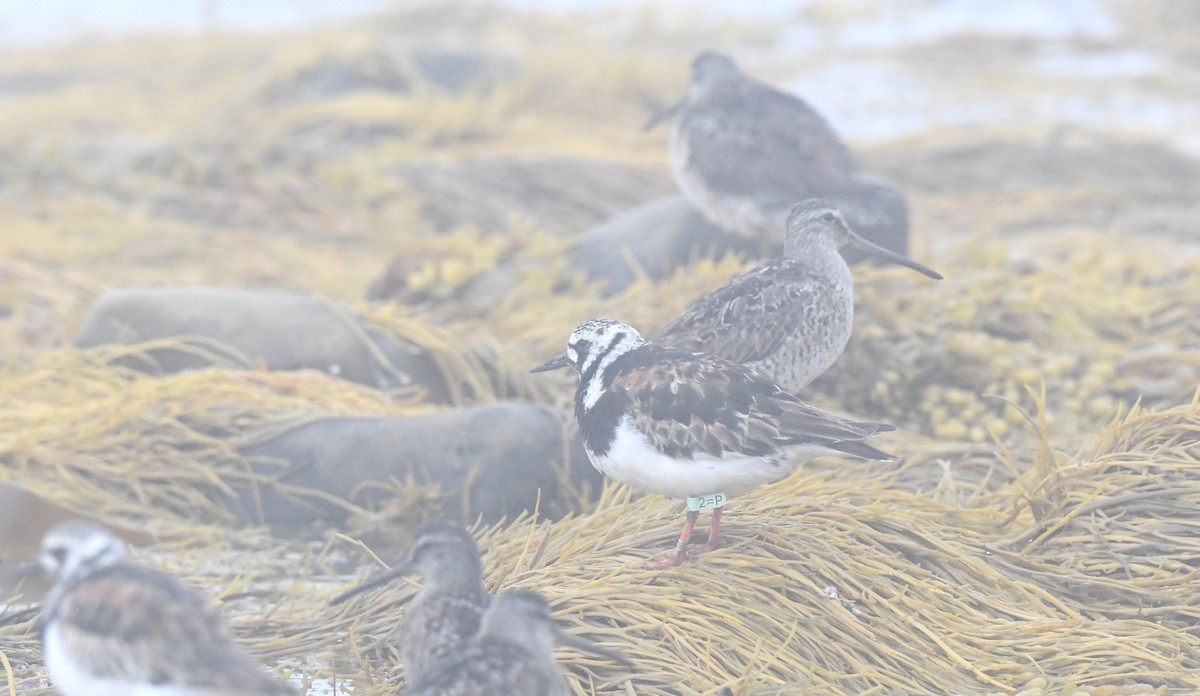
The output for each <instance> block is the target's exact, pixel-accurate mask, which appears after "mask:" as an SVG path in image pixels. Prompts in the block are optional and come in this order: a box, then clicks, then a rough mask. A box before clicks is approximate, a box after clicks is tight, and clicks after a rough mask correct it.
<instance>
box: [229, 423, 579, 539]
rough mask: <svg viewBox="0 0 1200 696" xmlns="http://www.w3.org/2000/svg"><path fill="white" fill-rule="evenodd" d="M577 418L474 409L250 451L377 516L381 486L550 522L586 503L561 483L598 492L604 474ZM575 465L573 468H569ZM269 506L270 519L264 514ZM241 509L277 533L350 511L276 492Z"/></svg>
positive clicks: (305, 432) (289, 439) (270, 443)
mask: <svg viewBox="0 0 1200 696" xmlns="http://www.w3.org/2000/svg"><path fill="white" fill-rule="evenodd" d="M568 420H569V415H568V414H567V413H566V412H564V411H560V410H556V409H551V408H547V407H544V406H538V405H535V404H528V403H503V404H492V405H487V406H473V407H469V408H462V409H456V410H452V411H446V412H444V413H437V414H433V415H428V416H418V417H412V418H365V417H364V418H359V417H351V418H324V419H321V420H318V421H315V422H310V423H307V424H304V425H301V426H300V427H298V428H296V429H295V430H292V431H289V432H286V433H284V434H282V435H278V436H276V437H274V438H272V439H270V440H267V441H266V442H262V443H259V444H255V445H252V446H249V447H246V448H244V449H243V454H244V455H246V456H248V457H250V458H251V459H250V461H251V465H252V467H253V468H254V469H255V470H256V471H258V472H260V473H263V474H268V475H270V474H272V473H273V472H278V471H279V470H280V468H279V460H283V461H285V462H287V463H288V464H289V465H290V466H289V467H288V468H286V469H285V470H286V471H288V473H287V474H286V475H284V476H283V477H282V479H281V480H282V481H283V482H284V483H286V484H287V485H288V486H298V487H304V488H311V489H314V490H316V491H322V492H323V493H325V494H329V495H333V496H335V497H337V498H341V499H344V500H348V501H351V502H353V503H355V504H357V505H361V506H364V507H368V508H370V507H373V506H375V505H378V504H379V503H380V502H381V501H383V500H385V499H386V497H387V496H388V493H387V492H386V491H383V490H381V488H380V487H375V486H371V485H369V484H372V483H381V484H386V483H388V482H392V481H401V482H412V483H413V484H415V485H417V486H437V487H438V488H440V489H441V491H442V493H443V494H444V495H445V498H444V511H443V512H444V513H445V514H446V515H450V516H454V517H457V518H460V519H462V520H463V521H464V522H468V523H469V522H473V521H474V520H475V519H476V518H477V517H482V518H483V520H484V521H486V522H495V521H498V520H500V519H502V518H509V519H512V518H513V517H515V516H516V515H518V514H520V513H522V512H524V511H527V510H533V509H534V508H535V506H538V504H539V503H538V501H539V491H540V495H541V498H540V507H539V509H540V511H541V513H542V514H543V515H545V516H547V517H551V518H557V517H561V516H562V515H564V514H566V513H568V512H577V510H574V505H573V504H572V503H573V501H575V500H577V498H575V497H573V496H570V495H568V494H567V491H566V490H565V489H564V487H563V485H562V482H563V480H564V479H565V480H568V481H570V482H571V484H572V487H583V490H587V491H589V492H590V494H591V497H593V498H594V497H595V495H597V494H598V493H599V490H600V484H601V478H600V474H599V473H598V472H597V471H596V470H595V469H594V468H593V467H592V466H591V464H590V463H589V462H588V459H587V455H586V453H584V451H583V448H582V446H581V445H580V443H579V442H578V440H577V438H574V437H573V436H572V437H571V439H570V440H569V441H568V440H566V439H565V438H566V436H567V434H568V429H567V428H566V424H567V422H568ZM564 458H567V459H568V460H569V461H568V462H567V463H566V464H565V465H564V463H563V460H564ZM260 505H261V517H262V518H263V519H259V517H260V512H259V510H260V508H259V506H260ZM235 506H237V508H238V509H239V511H240V513H241V514H243V515H244V516H245V517H246V518H247V519H250V520H253V521H255V522H259V523H267V524H270V525H272V526H275V527H280V526H283V527H288V526H299V525H307V524H310V523H312V522H316V521H321V520H323V521H330V522H335V523H336V522H338V521H340V520H343V519H345V517H346V512H345V510H344V509H343V508H341V507H339V506H337V505H334V504H332V503H330V502H328V501H326V500H323V499H321V497H320V496H318V495H313V496H304V495H302V494H296V493H294V492H289V494H287V495H285V494H283V493H281V492H279V491H278V490H275V489H271V488H269V487H267V488H262V489H259V490H258V491H255V492H246V493H245V494H243V496H242V498H241V499H240V500H238V501H235Z"/></svg>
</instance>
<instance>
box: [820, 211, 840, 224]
mask: <svg viewBox="0 0 1200 696" xmlns="http://www.w3.org/2000/svg"><path fill="white" fill-rule="evenodd" d="M836 219H837V218H835V217H834V216H833V213H825V214H824V215H822V216H821V222H833V221H834V220H836Z"/></svg>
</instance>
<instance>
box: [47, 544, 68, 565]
mask: <svg viewBox="0 0 1200 696" xmlns="http://www.w3.org/2000/svg"><path fill="white" fill-rule="evenodd" d="M46 552H47V553H49V554H50V557H51V558H53V559H54V562H55V563H57V564H58V565H62V564H63V563H64V562H66V560H67V550H66V549H64V548H63V547H61V546H56V547H55V548H52V549H47V550H46Z"/></svg>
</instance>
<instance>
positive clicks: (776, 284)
mask: <svg viewBox="0 0 1200 696" xmlns="http://www.w3.org/2000/svg"><path fill="white" fill-rule="evenodd" d="M786 226H787V233H786V236H785V242H784V255H783V256H782V257H781V258H777V259H773V260H771V261H768V262H767V263H765V264H763V265H761V266H758V267H757V268H755V269H754V270H752V271H749V272H748V273H745V274H743V275H741V276H738V277H737V278H734V279H733V280H732V281H730V282H729V283H728V284H726V285H724V286H722V287H720V288H718V289H716V290H714V291H713V292H711V293H709V294H708V295H706V296H704V297H702V298H700V299H699V300H697V301H696V302H694V303H693V304H692V305H691V306H690V307H689V308H688V309H687V310H685V311H684V312H683V313H682V314H680V315H679V316H678V317H676V318H675V319H673V320H672V321H671V322H669V323H668V324H667V325H666V326H664V327H663V328H662V329H661V330H659V332H658V334H657V335H656V336H655V341H657V342H659V343H662V344H664V345H669V346H675V347H678V348H684V349H687V350H691V351H699V352H704V353H709V354H712V355H715V356H718V357H721V358H725V359H726V360H732V361H733V362H737V363H741V364H743V365H745V366H747V367H750V368H752V369H754V370H756V371H758V372H760V373H762V374H763V375H765V376H766V377H767V378H769V379H771V380H772V381H774V382H775V383H777V384H779V386H781V387H783V388H784V389H785V390H787V391H790V392H797V391H799V390H801V389H803V388H804V387H805V386H807V385H808V384H809V383H810V382H812V381H813V380H814V379H816V378H817V377H819V376H820V375H821V374H822V373H824V372H825V370H827V369H829V367H830V366H831V365H833V363H834V362H835V361H836V360H837V358H838V356H839V355H841V354H842V351H843V350H844V349H845V347H846V343H847V342H848V341H849V340H850V333H851V329H852V327H853V324H854V280H853V277H852V276H851V273H850V267H849V266H848V265H847V264H846V261H845V259H843V258H842V256H841V254H840V251H841V249H842V248H843V247H846V246H847V245H854V246H858V247H860V248H863V249H865V250H866V251H868V252H869V253H874V254H881V253H884V254H885V258H888V259H889V260H891V261H893V262H896V263H902V264H904V265H907V266H909V267H911V268H914V269H916V270H918V271H919V272H921V273H924V274H926V275H929V276H930V277H936V278H940V277H941V276H940V275H938V274H937V273H935V272H933V271H932V270H930V269H928V268H926V267H925V266H922V265H920V264H917V263H916V262H914V261H911V260H909V259H907V258H904V257H897V256H894V255H892V256H886V253H885V252H884V251H883V250H880V249H878V247H874V245H871V244H870V243H868V242H866V241H865V240H863V239H862V238H861V237H859V236H858V235H856V234H855V233H854V232H853V231H852V230H851V229H850V227H849V225H848V224H847V223H846V220H845V218H844V217H843V216H842V214H841V212H840V211H839V209H838V207H837V206H836V205H835V204H834V203H832V202H831V201H827V200H823V199H810V200H807V201H803V202H801V203H799V204H797V205H796V206H795V207H794V208H793V209H792V211H791V213H790V214H789V216H788V219H787V223H786Z"/></svg>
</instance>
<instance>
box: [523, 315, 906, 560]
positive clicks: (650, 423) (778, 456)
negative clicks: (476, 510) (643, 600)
mask: <svg viewBox="0 0 1200 696" xmlns="http://www.w3.org/2000/svg"><path fill="white" fill-rule="evenodd" d="M562 367H572V368H574V369H575V370H576V371H577V372H578V373H579V375H580V378H579V386H578V388H577V389H576V391H575V418H576V420H577V421H578V422H579V431H580V434H581V435H582V437H583V444H584V449H585V450H586V451H587V454H588V457H589V458H590V459H591V461H592V464H593V465H595V467H596V468H597V469H599V470H600V472H601V473H603V474H604V475H606V476H608V477H610V478H614V479H616V480H618V481H622V482H624V483H627V484H629V485H631V486H633V487H634V488H638V489H641V490H645V491H653V492H655V493H661V494H663V495H665V496H667V497H669V498H682V499H685V500H686V501H687V521H686V523H685V524H684V528H683V532H682V533H681V534H680V535H679V541H678V543H677V544H676V546H675V550H674V551H673V552H671V554H670V555H668V556H667V557H666V558H665V559H663V560H661V561H658V562H653V563H650V564H647V567H648V568H652V569H662V568H670V567H672V566H677V565H679V564H680V563H682V562H683V561H684V559H685V558H686V556H687V550H688V544H689V542H690V541H691V537H692V531H693V529H694V528H695V525H696V519H697V517H698V515H699V511H700V510H702V509H711V510H712V528H711V531H710V533H709V539H708V544H707V545H706V546H704V547H698V548H697V550H707V549H711V548H715V547H717V546H719V545H720V543H721V540H720V521H721V510H722V506H723V505H724V504H725V500H726V499H727V498H728V497H730V496H736V495H741V494H743V493H747V492H749V491H751V490H754V489H755V488H757V487H759V486H762V485H765V484H768V483H774V482H776V481H779V480H781V479H783V478H785V477H787V476H788V475H789V474H791V473H792V471H794V470H795V468H796V467H797V466H798V465H799V464H800V463H801V462H802V461H804V460H807V459H811V458H812V457H815V456H818V455H822V454H833V455H842V456H845V455H850V456H853V457H860V458H864V459H877V460H881V461H889V460H892V459H894V457H892V455H890V454H887V453H886V452H882V451H880V450H878V449H875V448H874V447H872V446H870V445H868V444H866V443H865V442H863V441H864V440H865V439H866V438H868V437H870V436H872V435H874V434H875V433H878V432H883V431H887V430H892V429H893V427H892V426H890V425H887V424H885V423H856V422H851V421H847V420H843V419H841V418H838V417H837V416H833V415H831V414H828V413H825V412H824V411H821V410H820V409H817V408H814V407H812V406H809V405H808V404H805V403H804V402H802V401H800V400H799V399H798V398H796V397H795V396H793V395H792V394H790V393H788V392H786V391H784V390H783V389H781V388H780V387H779V386H778V385H776V384H775V383H773V382H771V381H770V380H769V379H767V378H765V377H763V376H761V375H760V374H758V373H757V372H754V371H753V370H751V369H749V368H747V367H744V366H742V365H739V364H737V363H733V362H730V361H728V360H724V359H721V358H716V357H712V356H709V355H704V354H700V353H693V352H691V351H687V350H683V349H680V348H671V347H667V346H661V345H658V344H656V343H650V342H648V341H646V340H645V339H643V338H642V336H641V334H639V333H638V332H637V330H636V329H634V328H633V327H631V326H629V325H627V324H622V323H621V322H618V321H612V320H610V319H593V320H591V321H588V322H585V323H583V324H581V325H580V326H579V327H578V328H576V329H575V330H574V331H573V332H572V333H571V336H570V338H569V339H568V341H567V350H566V352H564V353H561V354H559V355H556V356H555V357H553V358H551V359H549V360H547V361H546V362H544V363H542V364H541V365H539V366H537V367H535V368H533V370H532V371H533V372H543V371H546V370H553V369H558V368H562Z"/></svg>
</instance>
